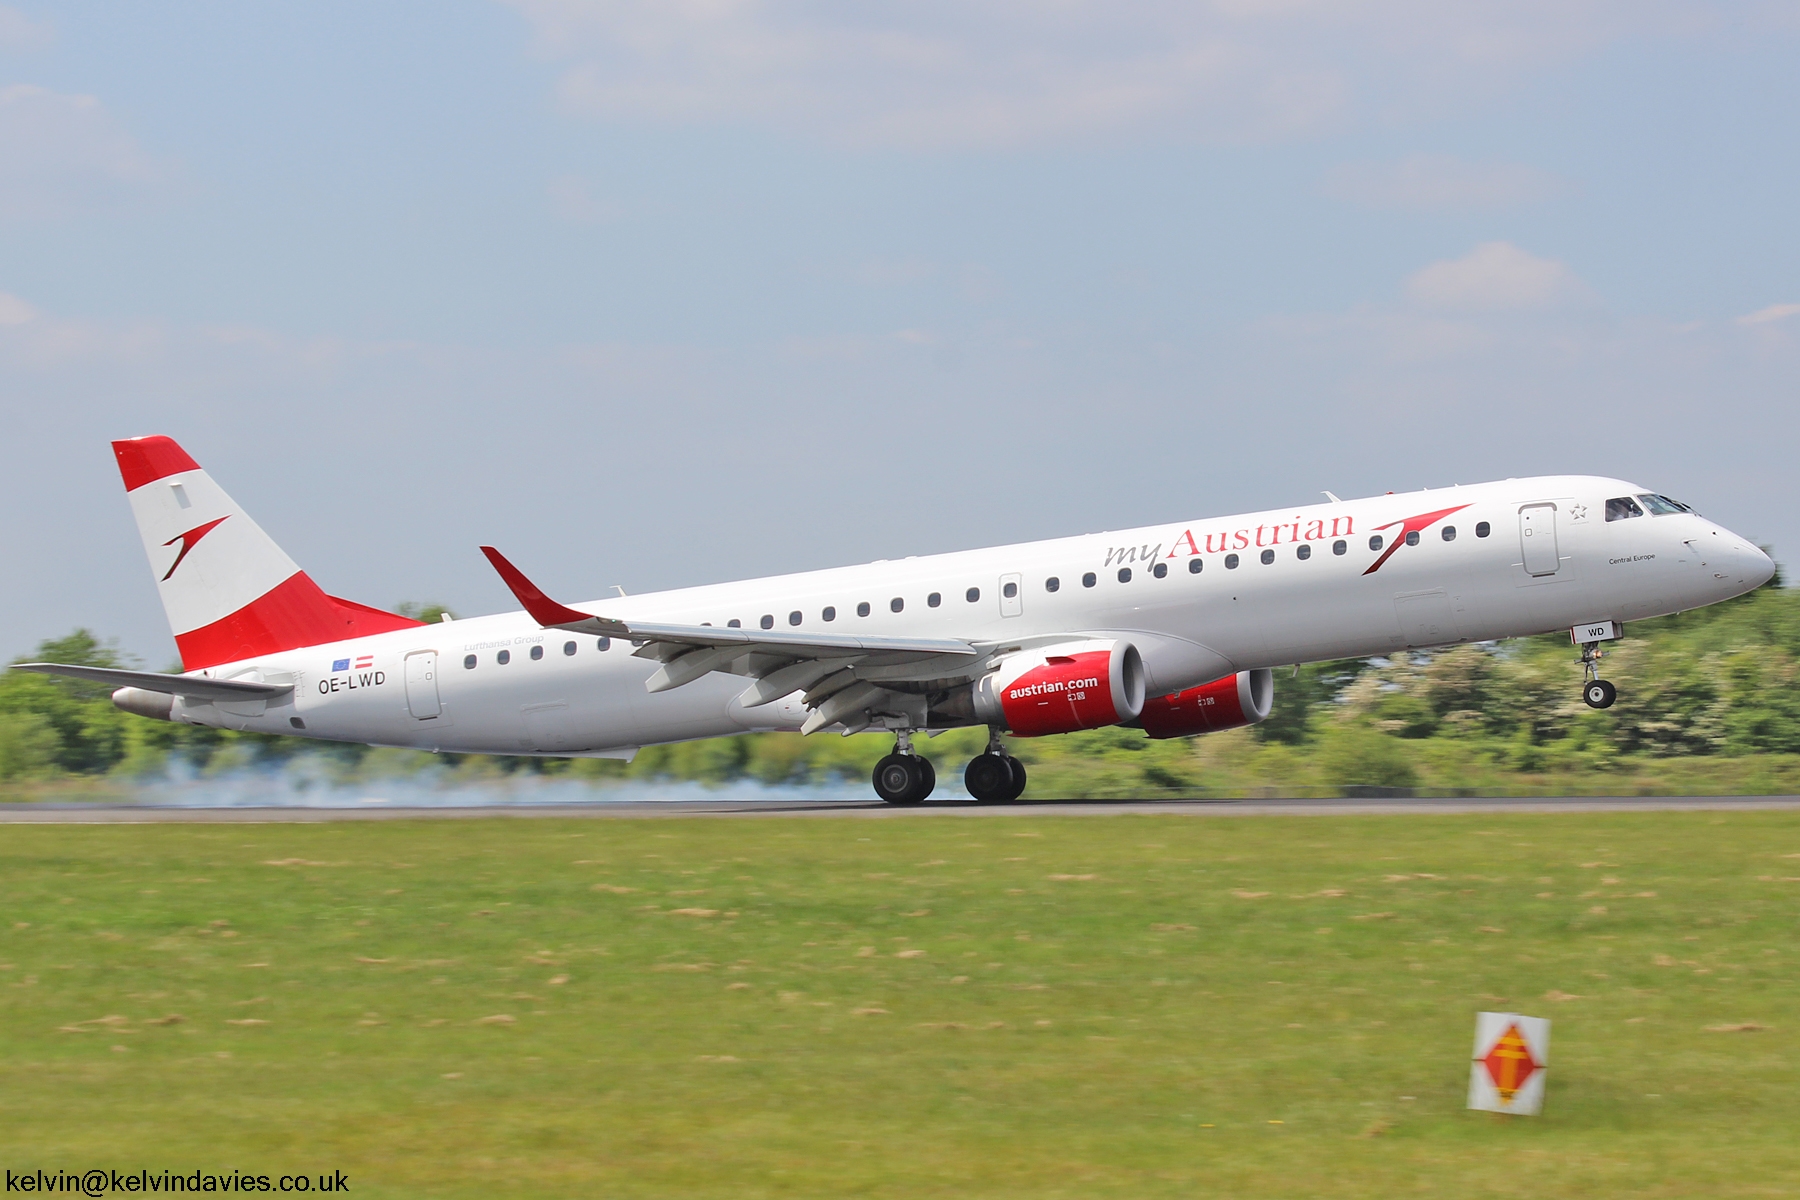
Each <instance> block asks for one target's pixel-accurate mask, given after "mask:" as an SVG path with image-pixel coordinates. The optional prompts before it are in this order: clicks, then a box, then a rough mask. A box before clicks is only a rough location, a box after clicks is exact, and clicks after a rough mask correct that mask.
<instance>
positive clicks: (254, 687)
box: [12, 663, 294, 704]
mask: <svg viewBox="0 0 1800 1200" xmlns="http://www.w3.org/2000/svg"><path fill="white" fill-rule="evenodd" d="M12 669H13V670H15V671H35V672H37V673H38V674H40V675H66V676H68V677H69V678H70V679H85V680H87V681H88V682H89V683H104V684H106V685H107V686H109V687H115V688H121V687H134V688H142V689H143V690H144V691H146V692H162V693H164V694H166V695H170V696H181V697H183V698H184V699H188V700H200V701H204V702H207V703H212V702H214V701H224V702H226V703H231V702H233V701H236V702H238V703H240V704H241V703H243V702H244V701H246V700H273V699H274V698H275V697H277V696H285V695H287V694H288V693H289V692H291V691H293V690H294V688H293V685H292V684H275V683H250V682H248V681H242V680H236V679H201V678H200V677H199V676H196V675H164V674H162V673H161V672H158V671H122V670H119V669H118V668H116V667H78V666H73V665H71V664H69V663H14V664H13V668H12Z"/></svg>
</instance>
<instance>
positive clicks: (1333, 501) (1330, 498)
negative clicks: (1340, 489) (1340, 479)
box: [1325, 492, 1343, 504]
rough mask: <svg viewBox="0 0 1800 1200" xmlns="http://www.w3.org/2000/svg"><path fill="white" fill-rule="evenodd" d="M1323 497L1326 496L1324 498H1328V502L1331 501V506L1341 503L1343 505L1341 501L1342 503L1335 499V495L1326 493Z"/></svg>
mask: <svg viewBox="0 0 1800 1200" xmlns="http://www.w3.org/2000/svg"><path fill="white" fill-rule="evenodd" d="M1325 496H1326V497H1327V498H1328V499H1329V500H1330V501H1331V502H1332V503H1333V504H1342V503H1343V501H1342V500H1339V499H1338V498H1337V497H1336V496H1335V495H1333V494H1332V493H1330V492H1326V493H1325Z"/></svg>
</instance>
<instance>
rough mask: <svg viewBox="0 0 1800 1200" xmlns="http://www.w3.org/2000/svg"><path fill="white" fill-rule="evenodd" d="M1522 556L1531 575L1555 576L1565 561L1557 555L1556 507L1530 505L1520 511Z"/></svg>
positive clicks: (1528, 573) (1526, 571)
mask: <svg viewBox="0 0 1800 1200" xmlns="http://www.w3.org/2000/svg"><path fill="white" fill-rule="evenodd" d="M1519 552H1520V554H1521V555H1522V556H1523V558H1524V561H1525V573H1526V574H1527V575H1554V574H1556V568H1557V567H1558V566H1560V565H1561V563H1562V560H1561V558H1560V557H1559V556H1558V554H1557V551H1556V505H1554V504H1527V505H1526V506H1525V507H1524V508H1521V509H1520V510H1519Z"/></svg>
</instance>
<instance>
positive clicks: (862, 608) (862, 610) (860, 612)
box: [856, 600, 869, 617]
mask: <svg viewBox="0 0 1800 1200" xmlns="http://www.w3.org/2000/svg"><path fill="white" fill-rule="evenodd" d="M856 615H857V616H859V617H866V616H868V615H869V602H868V601H867V600H864V601H863V602H862V603H861V604H859V605H857V606H856Z"/></svg>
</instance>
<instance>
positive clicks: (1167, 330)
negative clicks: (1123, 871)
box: [0, 0, 1800, 665]
mask: <svg viewBox="0 0 1800 1200" xmlns="http://www.w3.org/2000/svg"><path fill="white" fill-rule="evenodd" d="M1797 49H1800V4H1795V3H1792V2H1788V3H1755V2H1746V3H1735V4H1730V5H1725V4H1717V5H1712V4H1687V3H1664V2H1662V0H1637V2H1635V3H1614V2H1611V0H1563V2H1561V3H1547V2H1545V3H1539V2H1536V0H1512V2H1509V3H1471V4H1466V5H1456V6H1445V5H1438V4H1428V3H1424V2H1423V0H1385V2H1357V0H1342V2H1338V3H1326V2H1324V0H1266V2H1260V3H1259V2H1255V0H1213V2H1212V3H1194V4H1184V5H1171V4H1163V3H1154V2H1150V3H1121V2H1117V0H1115V2H1114V3H1111V4H1106V5H1098V4H1082V3H1075V2H1072V0H1070V2H1065V3H1061V4H1055V5H1044V4H1020V3H1013V2H1004V0H965V2H963V3H958V4H940V3H918V4H912V5H904V6H900V5H866V6H841V5H830V4H824V3H788V4H769V3H755V2H749V0H677V2H659V3H650V2H647V0H646V2H643V3H635V2H630V3H594V2H588V0H516V2H514V3H505V4H501V3H460V4H459V3H434V4H424V3H410V4H409V3H389V4H380V5H368V4H348V3H343V4H339V3H327V2H323V0H315V2H314V3H309V4H305V5H299V4H293V5H283V4H266V5H258V6H254V7H252V6H242V5H227V4H223V3H216V4H188V3H164V4H159V5H155V6H145V5H125V4H96V3H80V2H74V3H68V2H65V3H58V4H55V5H50V4H33V3H16V2H15V3H12V4H0V406H3V407H4V411H5V415H6V417H7V421H6V424H5V428H6V431H7V433H8V434H9V435H10V437H9V441H10V443H11V445H12V448H13V451H14V453H13V454H12V455H11V456H10V457H11V460H12V461H11V467H10V469H9V470H8V471H7V472H5V474H4V477H3V480H0V501H3V502H4V503H3V504H0V514H3V515H0V551H3V552H4V554H5V561H6V562H7V563H8V564H10V569H9V570H8V572H7V573H6V576H5V579H6V584H5V587H4V588H3V589H0V632H3V633H4V645H0V650H3V651H5V652H6V653H8V654H11V653H18V652H21V651H23V650H25V649H27V648H29V647H30V646H31V645H32V644H34V643H35V642H36V641H38V640H39V639H41V638H43V637H47V636H52V635H56V634H59V633H62V632H64V631H66V630H67V629H68V628H70V627H71V626H73V625H75V624H77V623H81V624H87V625H90V626H92V627H93V628H95V629H96V630H98V631H100V632H102V633H104V634H108V635H116V636H118V637H120V638H121V639H122V641H123V642H124V644H125V645H126V646H127V647H128V648H129V649H131V650H132V651H134V652H136V653H137V654H139V655H141V656H142V657H144V658H145V659H146V661H149V662H152V663H155V664H157V665H160V664H161V663H162V662H164V661H166V660H167V659H168V658H169V657H171V652H172V644H171V642H170V640H169V638H168V635H167V631H166V629H165V628H164V626H163V623H162V618H161V612H160V608H159V606H158V605H157V603H156V600H155V595H154V590H153V587H152V585H151V581H150V577H149V573H148V569H147V567H146V565H145V564H144V562H143V561H142V555H141V551H140V550H139V548H138V546H137V544H136V538H135V533H134V531H133V530H132V528H131V525H130V519H129V515H128V512H127V510H126V507H125V505H124V503H123V500H122V497H121V496H120V495H119V485H118V480H117V475H116V473H114V471H113V468H112V465H111V461H110V457H109V455H108V453H107V450H106V444H105V443H106V441H107V440H108V439H109V438H112V437H116V436H125V435H131V434H139V433H147V432H163V433H168V434H171V435H173V436H175V437H177V438H178V439H179V440H181V441H182V442H183V444H184V445H186V446H187V447H188V448H189V449H190V451H191V452H193V453H194V454H195V455H196V457H198V458H199V459H200V460H201V462H202V463H203V464H204V465H206V466H207V467H208V468H209V469H210V470H211V471H212V472H213V473H214V474H215V476H216V477H217V478H218V479H219V480H220V481H221V482H222V483H223V484H224V485H225V486H226V487H227V488H228V489H229V490H231V491H232V492H233V493H234V494H235V495H237V496H238V498H239V499H240V500H241V501H242V502H243V503H244V504H245V505H246V506H247V507H248V508H249V509H250V511H251V512H252V514H253V515H255V516H256V517H257V519H258V520H259V521H261V522H262V524H264V526H265V527H267V528H268V529H269V530H270V531H271V532H272V533H273V534H274V535H275V536H276V537H277V539H278V540H280V541H281V542H282V543H283V545H284V546H286V547H287V549H288V550H289V552H290V553H292V554H293V555H294V556H295V557H296V558H297V559H298V560H299V561H300V562H301V563H302V565H304V566H306V567H307V568H308V569H309V570H310V571H311V572H312V573H313V574H314V576H315V577H316V578H318V579H319V581H320V582H321V583H322V584H323V585H324V586H325V587H326V588H327V589H328V590H332V591H335V592H337V593H339V594H342V595H347V596H350V597H353V598H356V599H359V600H363V601H365V602H370V603H377V604H392V603H395V602H398V601H400V600H402V599H420V600H423V599H439V600H444V601H448V602H449V603H451V604H452V605H454V606H456V607H457V608H458V609H459V610H462V611H465V612H478V611H484V610H492V609H498V608H500V607H503V606H505V605H506V597H505V594H504V592H503V591H502V590H501V589H500V587H499V585H498V583H497V581H496V580H494V579H493V578H492V576H491V574H490V573H489V571H488V568H487V567H486V564H485V563H484V562H483V561H482V560H481V558H480V557H479V555H478V554H477V553H476V552H475V549H474V548H475V546H476V545H477V544H478V543H480V542H484V541H492V542H495V543H496V544H499V545H501V546H502V547H505V548H507V549H508V551H509V552H510V553H512V554H513V555H514V556H515V558H516V559H517V560H518V561H520V562H521V564H522V565H525V566H526V567H527V569H528V570H532V571H533V572H534V573H536V574H539V575H541V576H542V577H543V581H544V582H545V584H546V585H547V586H550V587H551V588H552V589H553V590H557V591H561V592H563V593H565V594H567V595H569V596H574V597H579V596H592V595H597V594H600V593H603V592H606V591H608V590H609V589H610V585H612V584H614V583H618V584H621V585H623V586H624V587H625V588H626V589H627V590H628V591H633V592H636V591H646V590H651V589H654V588H657V587H664V586H674V585H680V584H686V583H698V582H707V581H715V580H720V579H728V578H733V577H741V576H745V575H752V574H762V573H769V572H775V571H784V570H797V569H805V568H810V567H817V566H825V565H832V564H836V563H841V562H849V561H861V560H866V559H869V558H877V557H895V556H899V555H903V554H912V553H928V552H931V551H936V550H948V549H956V548H963V547H968V546H976V545H982V544H990V543H997V542H1004V541H1011V540H1018V539H1023V538H1030V537H1039V536H1054V535H1059V534H1065V533H1073V532H1080V531H1086V530H1095V529H1102V528H1118V527H1121V526H1126V525H1134V524H1142V523H1147V522H1150V521H1157V520H1164V519H1180V518H1186V517H1195V516H1200V515H1205V514H1212V513H1221V512H1230V511H1238V510H1244V509H1252V508H1258V507H1263V506H1270V505H1280V504H1290V503H1302V502H1306V501H1308V500H1310V499H1312V498H1314V497H1316V496H1317V494H1318V492H1319V490H1320V489H1324V488H1330V489H1331V490H1333V491H1335V492H1337V493H1338V494H1340V495H1346V496H1347V495H1351V494H1366V493H1370V492H1380V491H1386V490H1389V489H1396V490H1398V489H1405V488H1412V487H1419V486H1439V485H1447V484H1451V483H1455V482H1459V481H1461V482H1467V481H1473V480H1477V479H1485V478H1494V477H1499V476H1507V475H1524V474H1532V473H1539V472H1550V471H1575V470H1579V471H1596V472H1605V473H1610V474H1617V475H1622V476H1625V477H1628V478H1633V479H1636V480H1639V481H1641V482H1643V483H1645V484H1646V485H1649V486H1653V487H1656V488H1658V489H1660V490H1665V491H1668V492H1670V493H1671V494H1674V495H1677V496H1680V497H1682V498H1684V499H1687V500H1689V501H1690V502H1693V503H1695V504H1696V505H1698V506H1699V507H1700V508H1701V509H1702V510H1703V511H1705V512H1707V513H1708V515H1711V516H1714V517H1716V518H1717V519H1719V520H1721V521H1723V522H1724V523H1725V524H1727V525H1730V526H1731V527H1733V528H1736V529H1738V530H1740V531H1741V532H1744V533H1745V534H1747V535H1749V536H1751V537H1754V538H1756V539H1758V540H1760V541H1764V542H1767V543H1769V544H1771V545H1772V546H1773V547H1774V549H1775V552H1776V555H1777V557H1778V558H1784V559H1789V560H1791V559H1792V558H1793V547H1795V546H1797V545H1800V516H1797V515H1796V513H1795V505H1794V503H1793V500H1794V496H1793V492H1794V489H1793V487H1792V486H1791V484H1790V480H1791V479H1792V478H1793V475H1794V470H1793V466H1792V457H1793V450H1792V448H1793V446H1794V445H1795V443H1796V441H1797V440H1800V438H1797V436H1796V435H1797V433H1800V429H1797V422H1796V416H1795V412H1796V401H1797V400H1800V229H1797V217H1796V214H1797V213H1800V203H1797V202H1800V139H1797V138H1796V137H1795V136H1794V134H1793V114H1794V113H1795V112H1800V72H1796V71H1794V70H1793V69H1792V67H1793V63H1794V62H1795V61H1796V50H1797Z"/></svg>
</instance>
